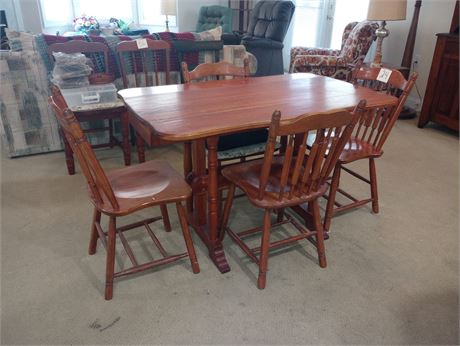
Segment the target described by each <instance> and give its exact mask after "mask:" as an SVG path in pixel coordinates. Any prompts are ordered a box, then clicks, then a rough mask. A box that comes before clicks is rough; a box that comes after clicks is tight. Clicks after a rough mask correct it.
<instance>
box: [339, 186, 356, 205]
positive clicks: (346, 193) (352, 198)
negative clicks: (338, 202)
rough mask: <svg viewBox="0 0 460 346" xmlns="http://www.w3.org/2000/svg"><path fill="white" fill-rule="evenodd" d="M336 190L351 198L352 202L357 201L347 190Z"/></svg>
mask: <svg viewBox="0 0 460 346" xmlns="http://www.w3.org/2000/svg"><path fill="white" fill-rule="evenodd" d="M337 192H338V193H340V194H341V195H343V196H345V197H347V198H348V199H351V200H352V201H353V202H357V201H358V199H356V198H355V197H353V196H352V195H350V194H349V193H348V192H346V191H345V190H342V189H340V188H338V189H337Z"/></svg>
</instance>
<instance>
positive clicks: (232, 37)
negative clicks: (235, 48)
mask: <svg viewBox="0 0 460 346" xmlns="http://www.w3.org/2000/svg"><path fill="white" fill-rule="evenodd" d="M242 36H243V34H241V33H238V32H236V31H234V32H233V33H228V32H224V33H223V34H222V36H221V40H222V41H224V45H238V44H240V42H241V37H242Z"/></svg>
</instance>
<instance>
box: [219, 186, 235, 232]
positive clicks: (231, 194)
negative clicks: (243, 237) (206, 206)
mask: <svg viewBox="0 0 460 346" xmlns="http://www.w3.org/2000/svg"><path fill="white" fill-rule="evenodd" d="M235 189H236V186H235V184H231V185H230V187H229V189H228V192H227V199H226V201H225V205H224V211H223V213H222V220H221V224H220V236H219V238H220V240H221V241H222V240H223V239H224V235H225V228H226V227H227V224H228V218H229V216H230V210H231V209H232V204H233V198H234V197H235Z"/></svg>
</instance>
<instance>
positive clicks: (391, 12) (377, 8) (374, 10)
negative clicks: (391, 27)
mask: <svg viewBox="0 0 460 346" xmlns="http://www.w3.org/2000/svg"><path fill="white" fill-rule="evenodd" d="M406 7H407V0H391V1H388V0H370V1H369V8H368V10H367V19H368V20H404V19H406Z"/></svg>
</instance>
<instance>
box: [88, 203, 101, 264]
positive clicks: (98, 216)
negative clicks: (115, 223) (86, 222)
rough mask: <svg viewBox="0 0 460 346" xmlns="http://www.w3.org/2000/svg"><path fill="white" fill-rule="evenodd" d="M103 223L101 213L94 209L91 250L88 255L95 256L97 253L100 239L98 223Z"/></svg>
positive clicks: (89, 249)
mask: <svg viewBox="0 0 460 346" xmlns="http://www.w3.org/2000/svg"><path fill="white" fill-rule="evenodd" d="M100 222H101V212H100V211H99V210H97V208H94V212H93V223H92V224H91V238H90V240H89V248H88V253H89V254H90V255H94V254H95V253H96V247H97V240H98V238H99V234H98V233H97V228H96V223H100Z"/></svg>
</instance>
